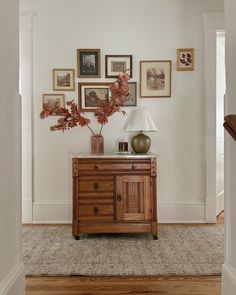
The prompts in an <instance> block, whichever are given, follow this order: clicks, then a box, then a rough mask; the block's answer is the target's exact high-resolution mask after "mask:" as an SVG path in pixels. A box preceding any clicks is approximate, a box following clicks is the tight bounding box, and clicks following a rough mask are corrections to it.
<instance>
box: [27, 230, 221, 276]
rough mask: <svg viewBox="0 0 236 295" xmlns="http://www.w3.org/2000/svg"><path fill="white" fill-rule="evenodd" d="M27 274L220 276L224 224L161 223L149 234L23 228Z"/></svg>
mask: <svg viewBox="0 0 236 295" xmlns="http://www.w3.org/2000/svg"><path fill="white" fill-rule="evenodd" d="M23 253H24V262H25V265H26V274H27V275H28V276H37V275H47V276H56V275H62V276H68V275H85V276H114V275H118V276H121V275H123V276H126V275H219V274H220V273H221V266H222V264H223V226H196V227H194V226H166V225H161V226H160V227H159V239H158V240H153V239H152V236H151V235H150V234H109V235H108V234H107V235H104V234H102V235H98V234H96V235H83V236H81V239H80V240H79V241H77V240H75V239H74V237H72V235H71V228H70V227H68V226H60V227H53V226H50V227H24V228H23Z"/></svg>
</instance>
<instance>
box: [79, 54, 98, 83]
mask: <svg viewBox="0 0 236 295" xmlns="http://www.w3.org/2000/svg"><path fill="white" fill-rule="evenodd" d="M77 76H78V77H79V78H100V77H101V57H100V49H77Z"/></svg>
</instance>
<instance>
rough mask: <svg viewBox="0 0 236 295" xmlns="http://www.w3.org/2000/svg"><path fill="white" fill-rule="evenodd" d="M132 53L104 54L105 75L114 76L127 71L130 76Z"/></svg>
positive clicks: (107, 76)
mask: <svg viewBox="0 0 236 295" xmlns="http://www.w3.org/2000/svg"><path fill="white" fill-rule="evenodd" d="M132 60H133V57H132V55H106V56H105V77H106V78H116V77H117V76H118V74H119V73H122V72H125V71H126V70H128V71H129V74H130V78H132V75H133V73H132V72H133V65H132Z"/></svg>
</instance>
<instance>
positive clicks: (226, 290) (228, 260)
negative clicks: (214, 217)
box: [222, 0, 236, 295]
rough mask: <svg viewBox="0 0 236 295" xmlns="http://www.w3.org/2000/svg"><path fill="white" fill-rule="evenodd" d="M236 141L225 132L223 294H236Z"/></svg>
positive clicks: (230, 26)
mask: <svg viewBox="0 0 236 295" xmlns="http://www.w3.org/2000/svg"><path fill="white" fill-rule="evenodd" d="M235 11H236V2H235V0H225V28H226V52H225V53H226V93H227V102H226V113H227V114H236V99H235V97H236V83H235V76H236V23H235ZM235 179H236V142H235V141H234V140H233V139H232V138H231V137H230V136H229V135H228V134H227V133H225V196H226V203H225V207H226V213H225V216H226V220H225V264H224V266H223V280H222V284H223V295H234V294H236V252H235V249H236V232H235V227H236V214H235V210H236V196H235V192H236V182H235Z"/></svg>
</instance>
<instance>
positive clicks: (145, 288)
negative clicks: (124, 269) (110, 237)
mask: <svg viewBox="0 0 236 295" xmlns="http://www.w3.org/2000/svg"><path fill="white" fill-rule="evenodd" d="M220 285H221V277H220V276H184V277H179V276H173V277H164V276H163V277H161V276H159V277H79V276H74V277H27V278H26V295H39V294H40V295H49V294H50V295H61V294H65V295H76V294H80V295H117V294H119V295H128V294H129V295H134V294H158V295H159V294H163V295H190V294H191V295H220V289H221V288H220Z"/></svg>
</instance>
